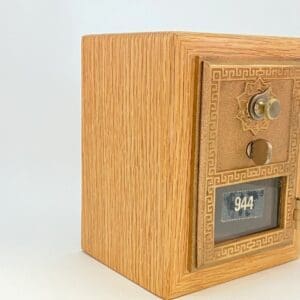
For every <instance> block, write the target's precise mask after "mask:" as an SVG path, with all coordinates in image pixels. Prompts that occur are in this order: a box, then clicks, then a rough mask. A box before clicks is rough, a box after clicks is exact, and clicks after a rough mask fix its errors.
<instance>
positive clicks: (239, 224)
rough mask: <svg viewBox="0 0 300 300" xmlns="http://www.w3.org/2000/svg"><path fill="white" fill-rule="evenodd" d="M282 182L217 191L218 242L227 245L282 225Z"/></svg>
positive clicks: (216, 229)
mask: <svg viewBox="0 0 300 300" xmlns="http://www.w3.org/2000/svg"><path fill="white" fill-rule="evenodd" d="M282 180H283V179H282V178H271V179H264V180H258V181H252V182H249V183H241V184H235V185H231V186H226V187H221V188H217V190H216V205H215V242H216V243H218V242H223V241H226V240H230V239H235V238H238V237H241V236H245V235H249V234H252V233H256V232H260V231H264V230H268V229H272V228H276V227H278V225H279V202H280V201H279V200H280V195H281V186H282Z"/></svg>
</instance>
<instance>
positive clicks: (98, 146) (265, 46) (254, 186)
mask: <svg viewBox="0 0 300 300" xmlns="http://www.w3.org/2000/svg"><path fill="white" fill-rule="evenodd" d="M299 62H300V39H293V38H276V37H256V36H234V35H216V34H197V33H181V32H160V33H136V34H111V35H90V36H84V37H83V40H82V97H83V105H82V172H83V173H82V181H83V188H82V196H83V201H82V248H83V250H84V251H85V252H86V253H88V254H89V255H91V256H93V257H94V258H96V259H97V260H99V261H101V262H102V263H104V264H106V265H107V266H109V267H110V268H112V269H114V270H116V271H117V272H119V273H121V274H123V275H124V276H126V277H127V278H129V279H131V280H132V281H134V282H136V283H137V284H139V285H141V286H142V287H144V288H146V289H147V290H149V291H151V292H153V293H154V294H156V295H158V296H160V297H161V298H163V299H170V298H176V297H179V296H181V295H183V294H187V293H190V292H194V291H197V290H200V289H203V288H206V287H209V286H212V285H215V284H218V283H221V282H225V281H228V280H231V279H234V278H237V277H240V276H244V275H247V274H250V273H253V272H257V271H260V270H263V269H265V268H269V267H272V266H275V265H279V264H282V263H284V262H287V261H290V260H292V259H295V258H296V256H297V241H298V242H299V239H297V231H296V230H295V229H296V228H297V226H299V223H300V221H299V220H300V213H299V211H297V207H298V208H300V205H299V204H297V199H298V197H299V196H300V180H299V178H300V176H298V177H297V173H298V170H299V168H300V163H299V161H300V160H299V159H298V157H299V155H298V153H299V147H298V145H299V123H300V114H299V111H300V63H299ZM299 227H300V226H299ZM298 235H299V234H298Z"/></svg>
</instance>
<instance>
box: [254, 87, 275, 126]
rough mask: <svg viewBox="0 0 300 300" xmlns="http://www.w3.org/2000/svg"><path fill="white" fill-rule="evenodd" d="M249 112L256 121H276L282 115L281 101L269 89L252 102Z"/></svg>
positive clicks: (256, 96)
mask: <svg viewBox="0 0 300 300" xmlns="http://www.w3.org/2000/svg"><path fill="white" fill-rule="evenodd" d="M248 110H249V114H250V116H251V117H252V118H253V119H254V120H257V121H259V120H263V119H267V120H274V119H276V118H277V117H278V115H279V113H280V101H279V100H278V99H277V98H274V97H273V96H272V94H271V93H270V90H269V89H267V90H266V91H264V92H263V93H260V94H257V95H255V96H254V97H253V98H252V99H251V100H250V102H249V106H248Z"/></svg>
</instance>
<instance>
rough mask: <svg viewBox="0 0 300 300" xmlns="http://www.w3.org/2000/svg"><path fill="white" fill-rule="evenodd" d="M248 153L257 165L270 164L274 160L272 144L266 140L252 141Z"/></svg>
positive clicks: (248, 146)
mask: <svg viewBox="0 0 300 300" xmlns="http://www.w3.org/2000/svg"><path fill="white" fill-rule="evenodd" d="M246 153H247V156H248V157H249V158H250V159H252V160H253V161H254V163H255V164H256V165H265V164H268V163H270V162H271V160H272V144H271V143H270V142H269V141H267V140H264V139H258V140H255V141H252V142H250V143H249V144H248V145H247V149H246Z"/></svg>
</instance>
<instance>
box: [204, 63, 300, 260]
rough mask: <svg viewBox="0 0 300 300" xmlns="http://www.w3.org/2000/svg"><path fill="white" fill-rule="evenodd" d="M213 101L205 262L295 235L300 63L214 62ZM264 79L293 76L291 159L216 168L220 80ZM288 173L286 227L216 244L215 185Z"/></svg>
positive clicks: (211, 89) (210, 127)
mask: <svg viewBox="0 0 300 300" xmlns="http://www.w3.org/2000/svg"><path fill="white" fill-rule="evenodd" d="M210 72H211V74H210V75H211V83H210V91H211V92H210V105H209V112H208V115H209V124H208V128H209V129H208V131H209V133H208V141H207V170H206V175H207V176H206V182H205V195H206V196H205V207H204V216H203V218H204V232H203V241H204V253H203V255H204V257H203V262H204V264H207V263H212V262H216V261H220V260H224V259H228V258H232V257H234V256H238V255H241V254H246V253H249V252H251V251H256V250H260V249H263V248H267V247H271V246H275V245H278V244H281V243H284V242H288V241H290V240H292V238H293V205H294V203H293V202H294V197H295V188H296V182H295V178H296V176H288V175H290V174H295V172H296V171H297V170H296V165H297V164H296V162H297V153H298V134H297V126H298V125H297V122H298V121H297V113H296V112H297V111H299V107H300V78H298V77H300V67H297V66H274V65H272V66H255V67H252V66H240V65H239V66H210ZM258 77H261V78H262V79H268V80H269V79H292V80H293V81H294V88H293V104H292V107H293V112H294V113H293V114H292V119H291V132H290V145H289V160H288V162H285V163H277V164H271V165H265V166H257V167H252V168H246V169H239V170H233V171H224V172H217V171H216V161H217V138H216V137H217V130H218V102H219V97H220V82H221V81H232V80H256V79H257V78H258ZM283 175H287V178H288V179H287V182H286V201H285V203H284V206H285V207H284V213H285V218H284V220H285V221H284V224H283V225H284V228H283V229H278V230H272V231H269V232H267V233H262V234H256V235H254V236H252V237H249V238H247V237H245V238H242V239H241V240H240V241H237V242H233V243H225V244H221V245H217V246H215V244H214V207H215V205H214V204H215V203H214V202H215V187H216V186H221V185H227V184H234V183H241V182H244V181H249V180H254V179H258V178H262V177H263V178H267V177H274V176H283Z"/></svg>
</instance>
